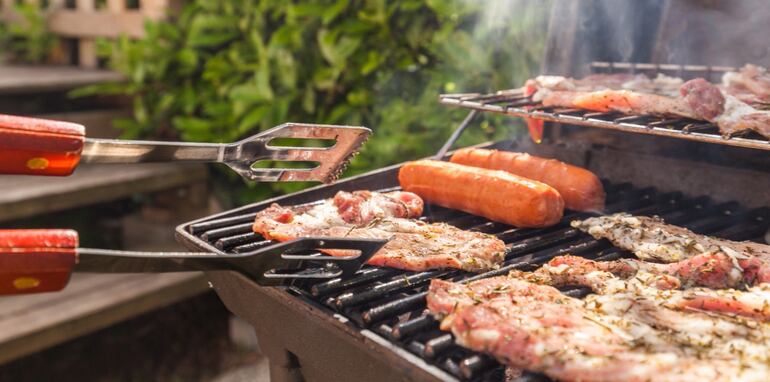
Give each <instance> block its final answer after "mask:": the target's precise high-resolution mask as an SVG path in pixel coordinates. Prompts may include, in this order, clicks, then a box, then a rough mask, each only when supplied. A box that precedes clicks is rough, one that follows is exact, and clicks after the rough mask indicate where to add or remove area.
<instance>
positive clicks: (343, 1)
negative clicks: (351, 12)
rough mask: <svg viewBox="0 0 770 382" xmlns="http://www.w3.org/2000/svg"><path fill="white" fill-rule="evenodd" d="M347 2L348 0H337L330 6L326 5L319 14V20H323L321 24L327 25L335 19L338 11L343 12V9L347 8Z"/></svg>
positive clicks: (338, 13)
mask: <svg viewBox="0 0 770 382" xmlns="http://www.w3.org/2000/svg"><path fill="white" fill-rule="evenodd" d="M349 3H350V0H337V1H336V2H334V5H332V6H330V7H326V8H325V9H324V10H323V13H322V15H321V20H322V21H323V24H324V25H329V23H330V22H332V21H334V19H336V18H337V16H339V15H340V13H342V12H344V11H345V9H347V7H348V4H349Z"/></svg>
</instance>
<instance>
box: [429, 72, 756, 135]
mask: <svg viewBox="0 0 770 382" xmlns="http://www.w3.org/2000/svg"><path fill="white" fill-rule="evenodd" d="M591 69H592V70H593V71H594V72H597V73H618V72H628V73H634V74H635V73H645V74H648V75H649V74H652V75H654V74H655V73H665V74H668V75H672V76H677V77H681V78H685V79H687V78H695V77H703V78H706V79H708V80H711V81H714V80H718V77H721V75H722V74H723V73H724V72H726V71H734V70H736V69H735V68H732V67H725V66H698V65H666V64H660V65H659V64H643V63H627V62H626V63H622V62H621V63H618V62H594V63H592V64H591ZM714 77H717V78H714ZM439 100H440V102H441V103H442V104H445V105H451V106H457V107H463V108H467V109H473V110H480V111H489V112H494V113H500V114H506V115H510V116H515V117H524V118H534V119H540V120H545V121H551V122H558V123H564V124H571V125H581V126H589V127H599V128H604V129H612V130H620V131H626V132H632V133H641V134H651V135H660V136H665V137H673V138H681V139H688V140H693V141H699V142H708V143H716V144H721V145H730V146H738V147H747V148H752V149H759V150H770V140H768V139H767V138H764V137H762V136H761V135H759V134H756V133H754V132H750V133H742V134H736V135H732V136H722V135H721V134H720V132H719V129H718V128H717V126H716V125H715V124H713V123H709V122H704V121H697V120H692V119H688V118H665V117H657V116H650V115H628V114H622V113H619V112H607V113H601V112H591V111H587V110H580V109H568V108H561V107H546V106H543V105H542V104H540V103H539V102H536V101H533V100H532V99H531V98H530V97H528V96H526V95H525V94H524V93H523V92H522V91H521V90H520V89H511V90H501V91H498V92H495V93H490V94H479V93H463V94H442V95H440V96H439Z"/></svg>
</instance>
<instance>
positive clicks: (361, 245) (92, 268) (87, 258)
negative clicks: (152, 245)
mask: <svg viewBox="0 0 770 382" xmlns="http://www.w3.org/2000/svg"><path fill="white" fill-rule="evenodd" d="M387 242H388V240H387V239H369V238H331V237H304V238H299V239H295V240H291V241H287V242H283V243H270V244H268V245H267V246H265V247H262V248H259V249H257V250H254V251H251V252H246V253H240V254H230V255H220V254H215V253H205V252H135V251H114V250H108V249H92V248H78V234H77V232H75V231H73V230H68V229H3V230H0V295H11V294H26V293H40V292H52V291H57V290H61V289H62V288H64V287H65V286H66V285H67V283H68V282H69V278H70V274H71V273H72V271H73V270H74V271H78V272H99V273H166V272H187V271H216V270H227V271H236V272H240V273H243V274H245V275H247V276H248V277H250V278H251V279H252V280H254V281H255V282H257V283H258V284H260V285H264V286H275V285H283V284H285V283H286V282H287V281H291V280H308V279H315V280H318V279H331V278H337V277H340V278H343V279H344V278H348V277H350V276H352V275H354V274H355V273H356V272H357V271H358V270H359V269H360V268H361V266H363V265H364V264H365V263H366V262H367V261H368V260H369V259H370V258H371V257H372V255H374V254H375V253H376V252H377V251H378V250H380V248H382V246H383V245H385V243H387ZM316 249H347V250H353V251H354V253H353V254H351V255H350V256H340V257H334V256H329V255H324V254H319V253H314V252H313V251H314V250H316Z"/></svg>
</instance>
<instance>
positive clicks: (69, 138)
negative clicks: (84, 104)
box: [0, 114, 85, 176]
mask: <svg viewBox="0 0 770 382" xmlns="http://www.w3.org/2000/svg"><path fill="white" fill-rule="evenodd" d="M84 142H85V128H84V127H83V126H82V125H78V124H76V123H69V122H60V121H51V120H47V119H38V118H28V117H17V116H13V115H2V114H0V173H2V174H27V175H59V176H63V175H69V174H71V173H72V171H73V170H74V169H75V166H77V164H78V162H79V161H80V153H81V151H83V143H84Z"/></svg>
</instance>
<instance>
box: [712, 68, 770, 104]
mask: <svg viewBox="0 0 770 382" xmlns="http://www.w3.org/2000/svg"><path fill="white" fill-rule="evenodd" d="M722 88H723V90H724V91H725V93H727V94H730V95H732V96H735V97H736V98H738V99H739V100H741V101H742V102H745V103H747V104H749V105H752V106H754V107H756V108H763V109H766V108H767V107H770V73H768V72H767V69H765V68H763V67H761V66H757V65H752V64H746V65H745V66H743V67H742V68H741V69H740V70H739V71H737V72H726V73H725V74H724V75H723V76H722Z"/></svg>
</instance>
